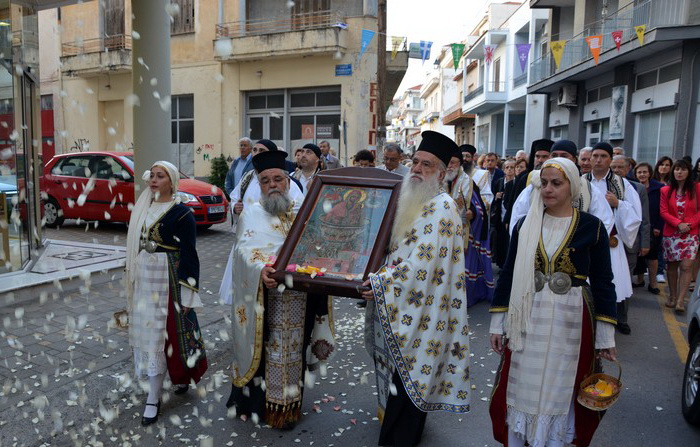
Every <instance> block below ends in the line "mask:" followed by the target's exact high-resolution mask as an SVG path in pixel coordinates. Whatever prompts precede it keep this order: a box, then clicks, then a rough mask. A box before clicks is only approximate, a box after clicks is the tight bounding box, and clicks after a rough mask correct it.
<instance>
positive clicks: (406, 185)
mask: <svg viewBox="0 0 700 447" xmlns="http://www.w3.org/2000/svg"><path fill="white" fill-rule="evenodd" d="M421 136H422V138H423V140H422V142H421V143H420V145H419V146H418V150H417V151H416V153H415V154H414V156H413V166H412V167H411V171H410V173H408V174H407V175H406V176H405V177H404V180H403V183H402V185H401V193H400V195H399V202H398V207H397V210H396V216H395V219H394V226H393V229H392V236H391V242H390V247H389V255H388V257H387V260H386V264H385V265H384V266H383V267H381V268H380V269H379V270H378V271H377V272H376V273H373V274H370V276H369V280H368V281H366V282H365V283H364V285H365V287H367V289H368V290H366V291H365V292H364V293H363V294H362V295H363V298H365V299H366V300H370V301H374V305H372V306H367V308H368V312H369V313H373V315H369V316H368V319H367V320H366V321H368V322H371V326H372V332H373V335H374V337H373V342H374V345H373V346H372V349H371V350H372V351H373V354H374V360H375V370H376V376H377V391H378V397H379V418H380V420H381V421H382V428H381V432H380V435H379V445H395V446H413V445H416V444H418V442H419V441H420V438H421V435H422V433H423V428H424V426H425V420H426V417H427V412H428V411H437V410H443V411H451V412H455V413H466V412H468V411H469V400H470V397H471V396H470V394H471V389H470V385H469V383H470V380H469V360H470V357H469V325H468V322H467V303H466V299H465V292H464V290H465V281H466V279H465V273H464V246H463V244H464V242H463V235H462V231H463V227H462V219H461V217H460V215H459V211H458V208H457V204H456V203H455V201H454V200H453V199H452V197H450V195H449V194H447V193H445V191H444V190H443V189H442V186H441V185H442V182H443V181H444V179H445V173H446V169H447V164H448V163H449V162H450V158H451V157H452V154H453V153H454V152H456V151H457V150H458V147H457V145H456V144H455V143H454V141H452V140H451V139H450V138H448V137H446V136H445V135H442V134H440V133H437V132H433V131H425V132H423V133H422V134H421Z"/></svg>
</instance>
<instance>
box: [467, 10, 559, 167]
mask: <svg viewBox="0 0 700 447" xmlns="http://www.w3.org/2000/svg"><path fill="white" fill-rule="evenodd" d="M504 17H505V18H504ZM548 17H549V14H548V12H547V11H543V10H531V9H530V8H529V5H528V4H527V3H523V4H522V5H517V4H511V3H506V4H491V5H489V7H488V12H487V15H486V17H485V20H482V22H481V23H480V24H479V25H477V27H476V28H475V30H474V32H473V33H472V34H474V35H476V36H477V37H476V38H475V37H472V40H473V43H472V44H471V45H470V46H469V48H468V49H467V50H466V54H465V58H466V59H467V60H468V63H465V64H464V76H463V79H464V82H465V85H464V88H463V91H464V92H465V94H464V98H463V103H462V112H463V113H464V114H474V115H475V144H474V145H475V146H476V148H477V150H478V152H479V153H487V152H495V153H497V154H498V155H500V156H501V157H505V156H510V155H515V153H516V152H517V151H518V150H520V149H525V150H526V151H527V150H529V146H530V142H531V141H533V140H536V139H538V138H542V137H543V136H544V134H545V117H546V96H545V95H539V94H530V95H529V94H528V91H527V86H528V83H529V73H530V71H529V70H528V69H527V65H526V66H525V69H524V70H523V69H522V67H521V64H520V61H519V57H518V56H519V54H518V50H517V46H516V45H517V44H530V45H531V48H530V53H529V55H530V57H533V54H535V53H536V51H537V49H536V48H535V47H536V45H535V44H536V36H537V33H538V30H541V29H542V28H543V27H544V26H545V25H546V23H547V21H548ZM474 39H475V40H474ZM485 46H491V47H492V48H494V50H493V54H492V57H491V60H490V61H488V62H487V61H486V50H485ZM474 62H475V63H476V67H475V69H476V70H477V73H478V76H477V84H476V85H466V82H467V79H468V78H469V77H468V76H467V67H469V66H472V67H473V63H474ZM472 69H474V68H472ZM472 78H473V77H472Z"/></svg>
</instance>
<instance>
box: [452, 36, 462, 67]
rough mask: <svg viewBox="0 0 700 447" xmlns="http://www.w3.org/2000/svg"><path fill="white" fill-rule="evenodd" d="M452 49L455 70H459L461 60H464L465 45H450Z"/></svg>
mask: <svg viewBox="0 0 700 447" xmlns="http://www.w3.org/2000/svg"><path fill="white" fill-rule="evenodd" d="M450 46H451V47H452V63H453V64H454V66H455V70H457V69H458V68H459V60H460V59H462V53H464V44H463V43H453V44H452V45H450Z"/></svg>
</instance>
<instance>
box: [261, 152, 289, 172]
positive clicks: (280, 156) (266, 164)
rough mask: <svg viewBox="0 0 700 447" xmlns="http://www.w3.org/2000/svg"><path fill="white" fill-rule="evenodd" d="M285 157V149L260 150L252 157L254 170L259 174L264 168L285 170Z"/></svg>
mask: <svg viewBox="0 0 700 447" xmlns="http://www.w3.org/2000/svg"><path fill="white" fill-rule="evenodd" d="M286 159H287V153H286V152H285V151H280V150H276V151H266V152H260V153H259V154H257V155H256V156H254V157H253V167H254V168H255V171H256V172H257V173H258V174H260V173H261V172H263V171H264V170H266V169H282V170H283V171H286V170H287V169H286V166H285V164H284V161H285V160H286Z"/></svg>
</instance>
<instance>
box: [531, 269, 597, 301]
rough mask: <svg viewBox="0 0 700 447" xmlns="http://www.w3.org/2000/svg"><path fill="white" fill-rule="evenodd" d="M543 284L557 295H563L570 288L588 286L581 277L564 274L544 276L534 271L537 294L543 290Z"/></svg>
mask: <svg viewBox="0 0 700 447" xmlns="http://www.w3.org/2000/svg"><path fill="white" fill-rule="evenodd" d="M545 283H548V284H549V289H550V290H551V291H552V292H554V293H556V294H557V295H564V294H565V293H567V292H568V291H569V290H571V288H572V287H581V286H585V285H588V283H587V282H586V279H585V278H584V277H582V276H569V275H567V274H566V273H564V272H554V273H552V274H549V273H548V274H546V275H545V274H544V273H542V272H540V271H539V270H536V271H535V291H536V292H539V291H540V290H542V289H544V285H545Z"/></svg>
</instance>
